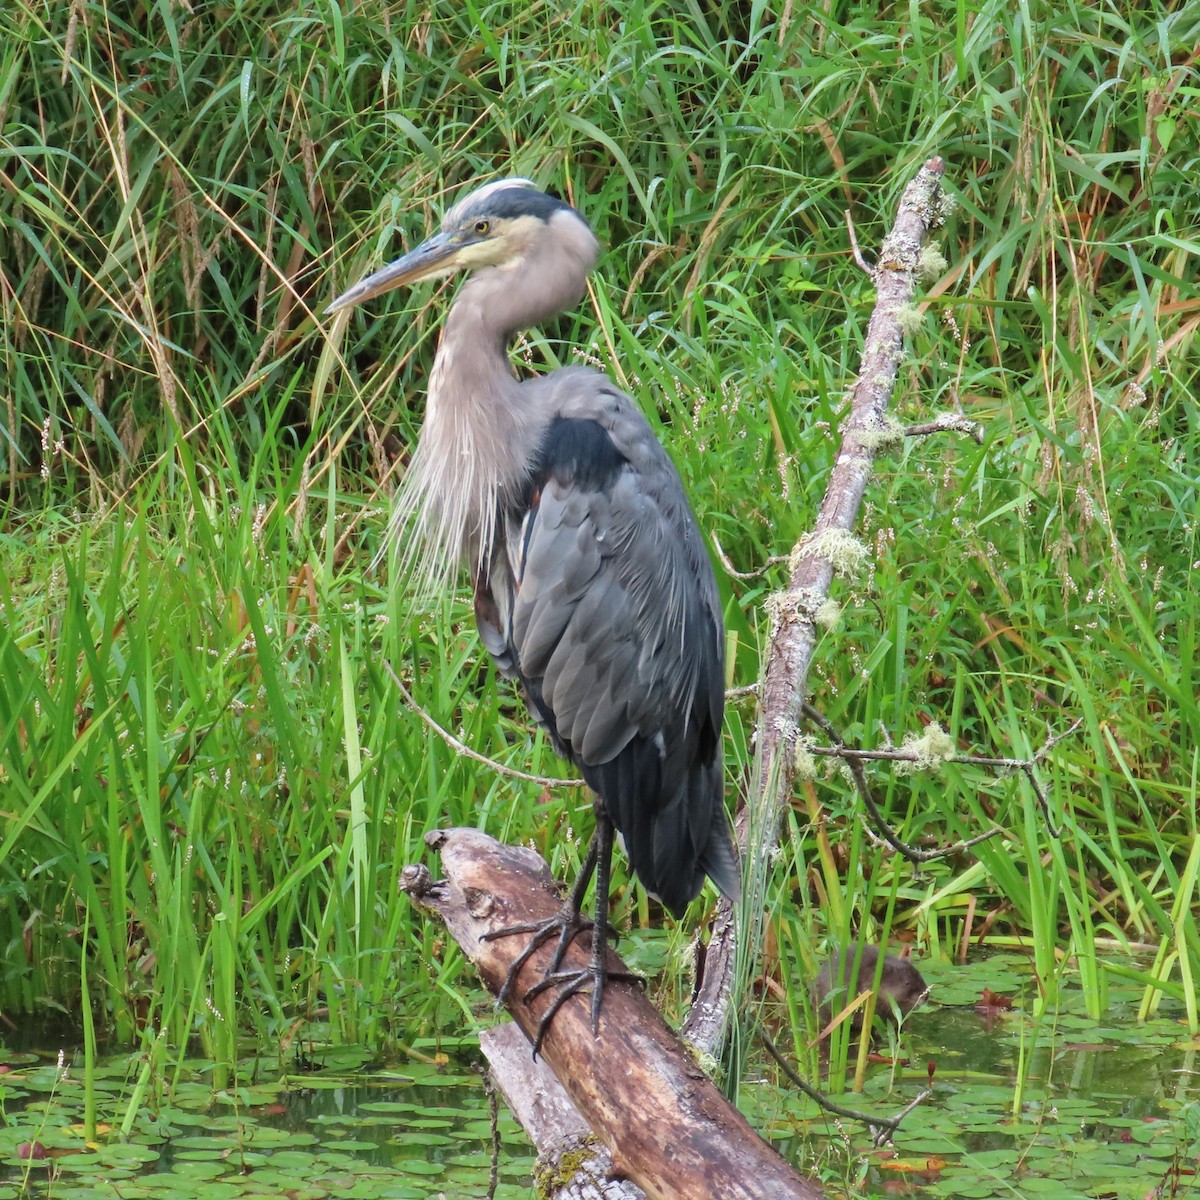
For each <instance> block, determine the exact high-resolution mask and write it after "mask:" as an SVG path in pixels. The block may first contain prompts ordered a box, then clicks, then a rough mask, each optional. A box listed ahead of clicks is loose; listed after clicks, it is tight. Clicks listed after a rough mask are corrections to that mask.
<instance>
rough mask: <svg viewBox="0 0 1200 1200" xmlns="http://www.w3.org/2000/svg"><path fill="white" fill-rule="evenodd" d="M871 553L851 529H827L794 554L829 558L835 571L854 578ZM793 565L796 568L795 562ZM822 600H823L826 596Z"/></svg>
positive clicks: (806, 542) (808, 540)
mask: <svg viewBox="0 0 1200 1200" xmlns="http://www.w3.org/2000/svg"><path fill="white" fill-rule="evenodd" d="M869 553H870V551H869V550H868V549H867V547H866V546H865V545H864V544H863V543H862V542H861V541H860V540H859V539H858V538H856V537H855V536H854V534H852V533H850V532H849V531H847V530H845V529H825V530H822V532H820V533H818V534H815V535H814V536H813V537H811V538H808V539H807V540H806V541H805V542H804V543H803V544H802V545H801V546H800V548H799V550H798V551H797V552H796V554H795V555H793V558H797V557H799V556H800V555H805V556H807V555H809V554H814V555H816V556H817V557H819V558H824V559H827V560H828V562H829V564H830V566H832V567H833V569H834V572H835V573H836V574H837V575H840V576H841V577H842V578H843V579H853V578H854V576H855V575H856V574H857V573H858V569H859V567H861V566H862V564H863V562H864V561H865V559H866V558H867V556H868V554H869ZM792 567H793V569H795V566H794V564H792ZM821 600H822V601H823V600H824V597H822V598H821ZM818 603H819V602H818ZM813 607H814V608H815V607H816V606H815V605H814V606H813Z"/></svg>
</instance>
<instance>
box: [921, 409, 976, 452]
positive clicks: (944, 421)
mask: <svg viewBox="0 0 1200 1200" xmlns="http://www.w3.org/2000/svg"><path fill="white" fill-rule="evenodd" d="M931 433H965V434H967V435H968V436H969V437H971V438H973V439H974V440H975V441H976V442H978V443H979V444H980V445H981V446H982V445H983V426H982V425H980V424H979V422H978V421H972V420H971V419H970V418H969V417H964V416H961V415H960V414H959V413H942V414H941V416H938V417H935V418H934V419H933V420H932V421H922V422H921V423H920V424H918V425H906V426H905V427H904V436H905V437H928V436H929V435H930V434H931Z"/></svg>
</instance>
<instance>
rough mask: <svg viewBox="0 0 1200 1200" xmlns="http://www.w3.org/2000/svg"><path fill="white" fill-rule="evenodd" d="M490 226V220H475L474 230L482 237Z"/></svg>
mask: <svg viewBox="0 0 1200 1200" xmlns="http://www.w3.org/2000/svg"><path fill="white" fill-rule="evenodd" d="M491 227H492V223H491V221H476V222H475V232H476V233H477V234H479V236H480V237H483V236H484V235H485V234H486V233H487V232H488V231H489V230H490V229H491Z"/></svg>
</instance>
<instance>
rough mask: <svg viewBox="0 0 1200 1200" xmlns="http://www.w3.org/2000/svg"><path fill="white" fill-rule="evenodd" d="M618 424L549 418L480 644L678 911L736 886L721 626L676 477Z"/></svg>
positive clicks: (648, 437) (634, 421)
mask: <svg viewBox="0 0 1200 1200" xmlns="http://www.w3.org/2000/svg"><path fill="white" fill-rule="evenodd" d="M614 395H615V396H616V397H617V398H618V400H619V401H622V402H624V405H628V404H629V402H628V401H627V400H626V399H625V398H624V397H623V396H620V394H619V393H614ZM602 415H603V414H602ZM617 417H618V418H620V419H618V420H610V421H608V422H607V423H605V422H603V421H602V420H596V419H591V418H559V419H557V420H555V421H554V422H552V423H551V425H550V427H549V429H548V431H547V435H546V440H545V444H544V446H543V452H542V456H541V460H540V462H539V468H538V471H537V473H536V474H535V477H534V479H533V481H532V486H531V489H530V493H529V496H528V498H527V504H526V505H524V506H522V510H521V511H520V512H519V513H517V512H514V513H513V514H512V519H511V520H509V521H508V522H507V523H506V530H505V542H506V550H507V553H506V560H507V561H506V562H504V564H503V568H500V564H497V568H498V569H504V575H505V579H504V583H505V585H506V587H505V595H504V599H503V600H502V602H501V603H500V605H499V610H500V611H498V614H497V618H496V622H495V624H493V625H492V633H491V636H490V637H488V634H487V633H486V632H485V637H487V638H488V647H489V649H490V650H492V653H493V654H494V655H496V657H497V660H498V661H500V662H501V665H502V666H507V665H509V659H510V660H511V664H512V666H513V667H515V671H516V673H517V674H518V675H519V677H520V679H521V680H522V682H523V683H524V685H525V690H526V694H527V696H528V698H529V702H530V705H531V707H532V708H533V710H534V712H535V714H536V715H537V716H538V718H539V720H541V721H542V722H543V723H544V724H545V725H546V726H547V728H548V729H549V731H550V733H551V735H552V737H553V738H554V740H555V744H556V746H557V747H558V748H559V750H560V751H561V752H563V753H565V754H567V755H569V756H570V757H571V758H572V759H573V760H574V761H575V762H576V763H577V764H578V765H579V767H580V769H581V771H582V773H583V775H584V778H585V779H586V780H587V781H588V783H589V784H590V785H591V786H592V787H593V789H594V790H595V791H596V792H597V794H598V795H599V796H600V797H601V799H602V801H603V802H604V804H605V807H606V810H607V811H608V813H609V815H610V816H611V818H612V820H613V822H614V824H615V825H616V827H617V829H618V830H619V831H620V832H621V834H622V835H623V839H624V842H625V845H626V850H627V852H628V854H629V857H630V861H631V863H632V865H633V867H634V870H635V871H636V872H637V874H638V875H639V877H640V878H641V879H642V881H643V883H645V885H646V886H647V888H648V889H649V890H650V891H651V892H653V893H654V894H656V895H658V896H659V897H660V898H661V899H662V900H663V902H664V903H665V904H667V906H668V907H670V908H671V909H672V910H673V911H676V912H678V911H680V910H681V909H682V908H683V907H684V906H685V905H686V904H687V902H688V901H689V900H690V899H691V898H692V897H693V896H694V895H695V894H696V893H697V892H698V891H699V890H700V887H701V885H702V883H703V879H704V876H705V874H709V875H711V876H712V877H713V878H714V880H716V882H717V883H718V885H719V886H720V887H721V888H722V889H723V890H725V891H727V892H729V893H730V894H734V893H735V892H736V888H737V880H736V865H735V863H734V860H733V851H732V844H731V842H730V839H729V833H728V826H727V823H726V818H725V814H724V807H723V802H722V790H723V789H722V780H721V756H720V727H721V718H722V713H723V708H724V691H723V687H724V668H723V645H722V637H723V635H722V626H721V620H720V613H719V602H718V597H717V591H716V584H715V581H714V579H713V575H712V567H711V565H710V563H709V560H708V556H707V553H706V551H705V549H704V546H703V543H702V540H701V537H700V532H699V530H698V529H697V527H696V524H695V520H694V518H693V517H692V514H691V510H690V508H689V507H688V504H687V501H686V498H685V496H684V493H683V488H682V485H681V484H680V482H679V478H678V476H677V474H676V472H675V469H674V467H673V466H672V465H671V463H670V460H669V459H668V458H667V456H666V454H665V453H664V452H663V450H662V449H661V447H659V445H658V443H657V441H656V440H655V439H654V437H653V434H652V433H651V431H650V429H649V427H648V426H647V425H646V424H645V421H644V420H643V419H642V418H641V417H640V415H638V416H636V417H633V416H631V414H630V413H629V411H627V410H626V409H625V408H620V409H619V411H618V412H617ZM493 590H494V591H498V590H499V589H496V588H494V589H493ZM477 610H478V605H477ZM480 623H481V628H482V627H483V620H482V617H481V622H480ZM501 632H503V633H505V634H506V635H507V636H506V637H500V636H498V635H499V634H500V633H501ZM493 643H495V645H494V646H493ZM497 651H499V653H497ZM506 656H507V657H506Z"/></svg>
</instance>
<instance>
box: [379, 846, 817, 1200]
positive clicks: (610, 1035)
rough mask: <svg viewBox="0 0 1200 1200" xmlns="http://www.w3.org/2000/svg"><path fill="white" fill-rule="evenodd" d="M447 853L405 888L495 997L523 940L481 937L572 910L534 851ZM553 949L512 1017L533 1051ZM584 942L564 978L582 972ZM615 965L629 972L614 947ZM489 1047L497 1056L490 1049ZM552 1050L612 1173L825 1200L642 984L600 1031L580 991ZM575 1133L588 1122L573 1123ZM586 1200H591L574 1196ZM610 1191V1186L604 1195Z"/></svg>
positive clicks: (653, 1199) (758, 1196) (530, 975)
mask: <svg viewBox="0 0 1200 1200" xmlns="http://www.w3.org/2000/svg"><path fill="white" fill-rule="evenodd" d="M426 840H427V841H428V842H429V844H430V845H431V846H433V847H434V848H435V849H437V850H438V851H439V852H440V854H441V859H442V867H443V869H444V871H445V873H446V878H445V879H444V880H442V881H438V882H434V880H433V879H432V877H431V876H430V873H429V871H428V869H427V868H426V867H424V866H423V865H419V866H410V867H406V868H405V870H404V873H403V876H402V879H401V887H403V888H404V890H405V891H407V892H408V893H409V895H410V896H411V897H412V898H413V900H414V901H415V902H416V903H417V904H419V905H420V906H421V907H423V908H425V909H428V910H430V911H432V912H434V913H436V914H437V915H438V916H439V917H440V918H441V919H442V920H443V921H444V922H445V924H446V928H447V930H448V931H449V933H450V934H451V936H452V937H453V938H454V939H455V941H456V942H458V944H459V946H460V947H461V948H462V950H463V953H464V954H465V955H466V956H467V958H469V959H470V960H471V961H472V962H473V963H474V965H475V967H476V970H477V971H478V972H479V976H480V978H481V979H482V980H483V982H484V984H485V986H486V987H487V988H488V989H489V990H490V991H491V992H492V993H493V995H495V994H497V993H498V992H499V990H500V988H501V985H502V984H503V982H504V979H505V977H506V975H507V973H508V970H509V968H510V966H511V965H512V963H513V961H514V959H516V958H517V956H518V955H519V954H520V953H521V951H522V950H524V948H525V945H526V941H527V938H526V936H525V935H523V934H522V935H516V936H513V937H505V938H498V939H496V940H494V941H484V940H483V935H485V934H487V933H491V932H494V931H496V930H500V929H503V928H506V927H507V926H510V925H514V924H516V923H519V922H528V921H538V920H541V919H544V918H546V917H549V916H551V915H552V914H554V913H555V912H557V910H558V909H559V907H560V906H561V904H562V900H561V898H560V896H559V894H558V892H557V890H556V889H555V886H554V882H553V880H552V879H551V877H550V872H549V869H548V868H547V867H546V864H545V863H544V862H543V861H542V860H541V858H539V857H538V856H537V855H536V854H535V853H534V852H533V851H532V850H528V849H525V848H523V847H514V846H505V845H503V844H502V843H500V842H497V841H495V839H493V838H490V837H488V836H487V835H486V834H483V833H481V832H479V831H478V830H475V829H452V830H448V831H442V832H438V833H435V834H431V835H430V836H429V838H427V839H426ZM553 948H554V947H553V944H552V943H549V944H547V945H546V946H543V947H542V948H541V949H540V950H539V951H538V952H537V953H535V954H534V955H533V957H532V958H531V959H530V961H529V962H528V963H527V964H526V965H525V967H524V968H523V969H522V971H521V974H520V976H519V977H518V979H517V984H516V987H515V988H514V989H513V993H514V998H513V999H512V1000H511V1001H510V1002H509V1009H510V1011H511V1013H512V1016H513V1018H514V1020H515V1021H516V1022H517V1024H518V1025H519V1026H520V1027H521V1029H522V1030H523V1031H524V1034H525V1036H526V1038H527V1039H529V1041H530V1043H531V1042H532V1038H533V1036H534V1034H535V1032H536V1030H537V1027H538V1024H539V1022H540V1020H541V1018H542V1016H543V1015H544V1014H545V1012H546V1010H547V1008H548V1007H549V1006H550V1005H551V1004H552V1003H553V1002H554V999H555V997H554V993H553V990H550V991H547V992H543V993H541V994H539V995H537V996H534V997H533V998H532V999H526V998H525V995H526V992H527V991H528V989H529V988H530V987H531V986H532V985H533V984H534V983H536V982H539V981H540V980H541V979H542V977H543V974H544V972H545V971H546V969H547V966H548V964H549V961H550V959H551V957H552V954H553ZM587 961H588V952H587V948H586V947H585V946H582V945H579V944H574V945H572V946H571V948H570V949H569V950H568V953H567V958H566V960H565V961H564V963H563V969H564V970H574V969H576V968H577V967H583V966H585V965H586V963H587ZM608 962H609V971H610V976H611V974H612V973H615V972H620V971H623V970H625V968H624V966H623V964H622V963H621V961H620V959H619V958H618V957H617V955H616V954H615V953H614V952H613V951H611V950H610V951H609V960H608ZM487 1048H488V1047H487V1045H486V1043H485V1052H486V1050H487ZM526 1053H527V1057H526V1058H525V1061H524V1063H522V1064H521V1073H520V1075H519V1076H518V1078H516V1079H515V1080H514V1079H513V1078H511V1077H509V1078H506V1079H498V1085H499V1086H500V1088H501V1090H502V1091H503V1092H504V1093H505V1095H506V1096H508V1095H517V1094H520V1093H524V1094H525V1095H526V1096H528V1095H530V1094H534V1095H537V1094H539V1093H540V1094H541V1095H544V1094H545V1093H546V1090H547V1089H546V1087H545V1083H544V1080H543V1081H540V1082H539V1081H537V1080H536V1079H534V1080H533V1081H532V1082H531V1079H530V1075H529V1072H528V1071H527V1070H526V1069H525V1068H526V1067H528V1066H529V1065H530V1064H532V1054H531V1053H529V1051H528V1047H527V1051H526ZM541 1053H542V1055H543V1056H544V1058H545V1060H546V1062H547V1063H548V1064H549V1066H550V1067H551V1069H552V1070H553V1071H554V1074H555V1075H556V1076H557V1077H558V1079H559V1081H560V1082H561V1083H562V1085H563V1087H564V1089H565V1091H566V1093H567V1095H568V1096H569V1097H570V1099H571V1101H572V1102H573V1104H574V1105H575V1107H576V1108H577V1109H578V1110H579V1113H580V1115H581V1117H582V1119H583V1121H585V1122H586V1124H587V1126H588V1127H590V1128H591V1129H592V1130H594V1131H595V1133H596V1135H597V1137H599V1139H600V1140H601V1141H602V1142H603V1143H604V1145H605V1146H606V1147H607V1148H608V1151H609V1153H610V1154H611V1156H612V1165H613V1171H614V1172H615V1174H616V1175H617V1176H619V1177H622V1178H628V1179H632V1180H633V1181H634V1182H636V1183H637V1185H638V1186H639V1187H640V1188H642V1189H643V1191H644V1192H645V1194H646V1196H647V1197H648V1198H649V1200H677V1198H678V1197H680V1196H686V1197H688V1200H820V1198H821V1197H822V1195H823V1193H822V1192H821V1191H820V1189H819V1188H818V1187H817V1186H816V1184H814V1183H812V1182H810V1181H808V1180H806V1179H804V1178H803V1177H802V1176H800V1175H799V1174H797V1172H796V1171H795V1170H793V1169H792V1168H791V1167H790V1166H789V1165H788V1164H787V1163H786V1162H785V1161H784V1160H783V1159H782V1158H781V1157H780V1156H779V1155H778V1154H777V1153H776V1152H775V1151H774V1150H773V1149H772V1148H771V1147H770V1146H769V1145H768V1144H767V1143H766V1142H765V1141H764V1140H763V1139H762V1138H761V1137H759V1135H758V1134H757V1133H755V1132H754V1130H753V1129H751V1128H750V1125H749V1124H748V1123H747V1121H746V1119H745V1117H743V1116H742V1114H741V1113H740V1112H738V1110H737V1109H736V1108H734V1107H733V1106H732V1105H731V1104H730V1103H729V1102H728V1101H727V1100H726V1099H725V1097H724V1096H722V1095H721V1093H720V1092H719V1091H718V1090H717V1088H716V1087H715V1086H714V1084H713V1083H712V1081H711V1080H710V1079H709V1078H708V1077H707V1076H706V1075H705V1074H704V1072H703V1070H701V1068H700V1067H699V1066H698V1065H697V1062H696V1060H695V1058H694V1057H693V1056H692V1054H691V1053H690V1052H689V1051H688V1050H687V1049H686V1048H685V1047H684V1046H683V1044H682V1043H681V1042H680V1041H679V1039H678V1038H677V1037H676V1036H675V1034H674V1033H672V1032H671V1030H669V1029H668V1028H667V1027H666V1025H665V1024H664V1023H663V1021H662V1018H661V1017H660V1016H659V1015H658V1013H657V1011H656V1010H655V1008H654V1006H653V1005H652V1004H651V1003H650V1001H649V1000H648V999H647V998H646V996H645V994H644V993H643V991H642V989H641V988H640V987H637V986H636V985H631V984H628V983H624V982H620V981H618V980H616V979H613V978H611V977H610V980H609V983H608V986H607V987H606V988H605V991H604V1006H603V1008H602V1009H601V1012H600V1025H599V1031H598V1033H597V1034H596V1035H595V1036H593V1033H592V1027H591V1015H590V997H589V996H588V995H586V994H585V995H581V996H575V997H572V998H571V999H570V1000H568V1001H567V1002H566V1004H564V1005H563V1007H562V1008H561V1009H560V1010H559V1012H558V1014H557V1016H555V1018H554V1020H553V1022H552V1023H551V1025H550V1028H549V1030H548V1031H547V1032H546V1036H545V1039H544V1041H543V1042H542V1049H541ZM575 1128H576V1129H577V1128H578V1126H575ZM567 1194H572V1195H578V1196H583V1195H585V1194H586V1193H583V1192H575V1193H567ZM594 1194H596V1195H601V1196H604V1197H606V1198H607V1197H609V1196H610V1194H611V1193H609V1192H598V1193H594Z"/></svg>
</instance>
